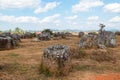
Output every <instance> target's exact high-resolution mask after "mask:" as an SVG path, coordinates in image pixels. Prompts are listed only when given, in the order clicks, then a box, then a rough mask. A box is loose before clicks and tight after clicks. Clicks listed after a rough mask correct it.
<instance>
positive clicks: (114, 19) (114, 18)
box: [109, 16, 120, 23]
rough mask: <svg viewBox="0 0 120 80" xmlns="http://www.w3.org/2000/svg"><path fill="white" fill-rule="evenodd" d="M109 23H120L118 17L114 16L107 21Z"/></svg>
mask: <svg viewBox="0 0 120 80" xmlns="http://www.w3.org/2000/svg"><path fill="white" fill-rule="evenodd" d="M109 22H116V23H117V22H118V23H120V16H115V17H113V18H112V19H110V20H109Z"/></svg>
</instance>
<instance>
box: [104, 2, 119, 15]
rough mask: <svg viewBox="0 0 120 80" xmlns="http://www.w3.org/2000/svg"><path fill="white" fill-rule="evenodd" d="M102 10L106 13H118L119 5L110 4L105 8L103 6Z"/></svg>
mask: <svg viewBox="0 0 120 80" xmlns="http://www.w3.org/2000/svg"><path fill="white" fill-rule="evenodd" d="M104 9H105V10H106V11H110V12H115V13H120V3H111V4H108V5H106V6H104Z"/></svg>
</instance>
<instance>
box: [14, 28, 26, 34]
mask: <svg viewBox="0 0 120 80" xmlns="http://www.w3.org/2000/svg"><path fill="white" fill-rule="evenodd" d="M13 33H16V34H23V33H24V30H22V29H20V28H18V27H16V28H15V30H14V31H13Z"/></svg>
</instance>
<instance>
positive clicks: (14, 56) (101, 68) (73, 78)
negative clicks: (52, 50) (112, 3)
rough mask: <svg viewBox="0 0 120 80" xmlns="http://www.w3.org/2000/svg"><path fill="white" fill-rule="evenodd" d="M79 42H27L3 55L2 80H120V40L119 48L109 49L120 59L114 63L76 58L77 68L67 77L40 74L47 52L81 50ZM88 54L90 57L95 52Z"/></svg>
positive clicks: (119, 41) (73, 39)
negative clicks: (65, 48) (58, 48)
mask: <svg viewBox="0 0 120 80" xmlns="http://www.w3.org/2000/svg"><path fill="white" fill-rule="evenodd" d="M78 41H79V38H78V37H71V38H69V39H61V40H51V41H41V42H31V39H23V40H22V42H21V43H20V46H19V47H18V48H16V49H12V50H4V51H0V80H120V36H119V37H117V46H116V47H115V48H109V49H110V50H112V52H113V53H114V55H115V56H116V57H115V58H116V60H115V61H114V62H109V61H108V62H107V61H104V62H98V61H95V60H92V59H90V58H88V57H86V58H82V59H75V58H74V59H72V62H71V64H74V67H73V69H72V70H71V72H70V73H69V74H68V75H67V76H63V77H47V76H45V75H43V74H39V65H40V61H41V55H42V53H43V50H44V48H46V47H47V46H50V45H54V44H65V45H68V46H70V47H77V46H78ZM86 51H87V54H90V53H89V52H91V51H92V49H87V50H86Z"/></svg>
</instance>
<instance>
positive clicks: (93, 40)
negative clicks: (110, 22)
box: [79, 24, 116, 49]
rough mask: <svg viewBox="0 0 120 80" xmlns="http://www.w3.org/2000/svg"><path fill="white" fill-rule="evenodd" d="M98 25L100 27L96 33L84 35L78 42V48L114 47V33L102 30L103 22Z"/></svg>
mask: <svg viewBox="0 0 120 80" xmlns="http://www.w3.org/2000/svg"><path fill="white" fill-rule="evenodd" d="M100 27H101V28H100V30H99V33H98V34H88V35H84V36H83V37H82V38H81V40H80V42H79V47H80V48H92V47H98V48H101V49H103V48H106V47H115V45H116V39H115V33H113V32H111V31H105V30H103V28H104V27H105V25H103V24H100Z"/></svg>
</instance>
